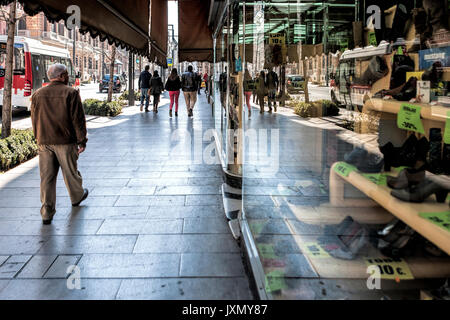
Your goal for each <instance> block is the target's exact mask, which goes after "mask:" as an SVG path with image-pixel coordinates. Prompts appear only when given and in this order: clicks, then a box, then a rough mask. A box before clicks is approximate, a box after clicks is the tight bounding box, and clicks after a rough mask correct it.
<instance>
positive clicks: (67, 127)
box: [31, 81, 88, 146]
mask: <svg viewBox="0 0 450 320" xmlns="http://www.w3.org/2000/svg"><path fill="white" fill-rule="evenodd" d="M31 122H32V124H33V132H34V136H35V137H36V139H37V143H38V144H50V145H52V144H72V143H76V144H78V145H81V146H85V145H86V142H87V140H88V139H87V137H86V135H87V130H86V117H85V115H84V110H83V105H82V103H81V97H80V94H79V92H78V91H77V90H75V89H73V88H71V87H69V86H67V85H65V84H64V83H62V82H59V81H53V82H51V83H50V84H49V85H48V86H46V87H43V88H41V89H39V90H38V91H36V92H35V93H34V94H33V96H32V97H31Z"/></svg>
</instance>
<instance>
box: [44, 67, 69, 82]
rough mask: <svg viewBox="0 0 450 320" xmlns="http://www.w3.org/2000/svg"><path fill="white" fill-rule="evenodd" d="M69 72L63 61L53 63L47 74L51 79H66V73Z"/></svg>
mask: <svg viewBox="0 0 450 320" xmlns="http://www.w3.org/2000/svg"><path fill="white" fill-rule="evenodd" d="M65 73H67V67H66V66H65V65H63V64H61V63H55V64H52V65H51V66H50V67H48V70H47V76H48V78H49V79H50V81H54V80H57V81H61V80H64V74H65Z"/></svg>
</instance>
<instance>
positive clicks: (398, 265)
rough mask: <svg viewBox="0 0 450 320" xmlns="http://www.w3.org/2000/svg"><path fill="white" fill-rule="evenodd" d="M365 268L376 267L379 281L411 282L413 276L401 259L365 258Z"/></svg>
mask: <svg viewBox="0 0 450 320" xmlns="http://www.w3.org/2000/svg"><path fill="white" fill-rule="evenodd" d="M365 262H366V265H367V266H376V267H378V270H379V272H380V278H381V279H391V280H412V279H414V276H413V275H412V272H411V270H410V269H409V266H408V264H407V263H406V261H404V260H403V259H390V258H366V259H365Z"/></svg>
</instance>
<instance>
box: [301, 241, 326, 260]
mask: <svg viewBox="0 0 450 320" xmlns="http://www.w3.org/2000/svg"><path fill="white" fill-rule="evenodd" d="M302 251H303V252H304V253H305V254H306V255H308V256H310V257H314V258H329V257H330V255H329V254H328V252H326V251H325V250H324V249H323V248H322V247H321V246H320V244H318V243H317V242H305V243H304V244H303V245H302Z"/></svg>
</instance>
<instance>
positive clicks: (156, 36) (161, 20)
mask: <svg viewBox="0 0 450 320" xmlns="http://www.w3.org/2000/svg"><path fill="white" fill-rule="evenodd" d="M150 8H151V9H150V12H151V15H150V37H151V38H152V40H153V41H155V44H157V45H158V47H159V49H160V50H157V49H156V47H152V48H150V61H155V62H156V63H158V64H159V65H162V66H164V67H166V65H167V62H166V60H167V59H166V56H167V55H166V52H167V37H168V28H167V23H168V19H167V0H151V2H150ZM161 51H162V52H164V54H163V53H162V52H161Z"/></svg>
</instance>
